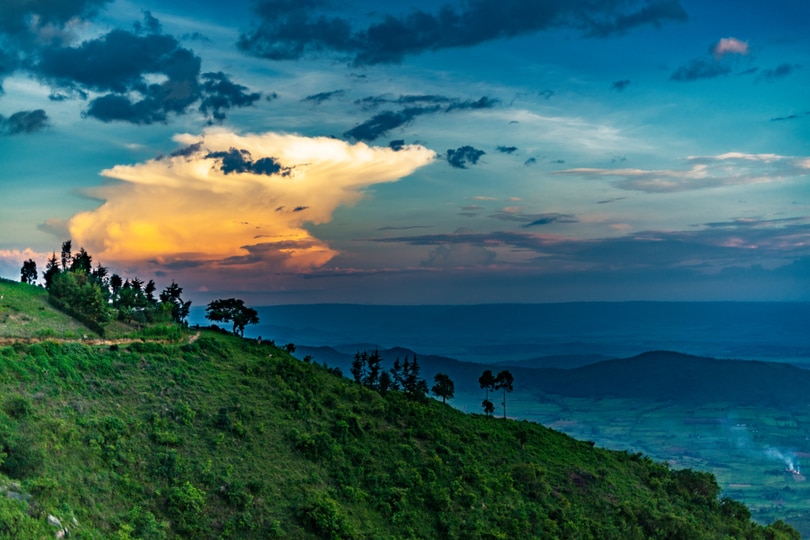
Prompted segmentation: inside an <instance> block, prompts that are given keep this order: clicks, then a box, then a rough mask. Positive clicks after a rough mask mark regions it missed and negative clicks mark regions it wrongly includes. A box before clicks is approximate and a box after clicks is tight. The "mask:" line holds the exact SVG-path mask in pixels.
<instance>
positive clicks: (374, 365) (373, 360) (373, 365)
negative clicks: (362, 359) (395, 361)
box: [363, 350, 382, 390]
mask: <svg viewBox="0 0 810 540" xmlns="http://www.w3.org/2000/svg"><path fill="white" fill-rule="evenodd" d="M366 368H367V370H366V376H365V379H364V380H363V384H365V385H366V386H368V387H369V388H373V389H375V390H379V389H380V370H381V369H382V357H381V356H380V352H379V351H378V350H375V351H374V352H373V353H371V354H370V355H368V358H367V359H366Z"/></svg>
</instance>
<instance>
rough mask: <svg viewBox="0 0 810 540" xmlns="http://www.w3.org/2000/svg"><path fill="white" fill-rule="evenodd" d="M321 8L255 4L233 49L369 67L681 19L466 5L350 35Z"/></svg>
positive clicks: (640, 11)
mask: <svg viewBox="0 0 810 540" xmlns="http://www.w3.org/2000/svg"><path fill="white" fill-rule="evenodd" d="M325 7H327V3H326V2H325V1H322V0H308V1H302V2H292V1H290V0H259V1H258V2H257V3H256V6H255V9H256V13H257V15H258V18H259V22H258V23H257V24H256V25H254V27H253V28H251V29H250V30H249V31H248V32H246V33H244V34H242V35H241V36H240V38H239V42H238V46H239V48H240V49H242V50H244V51H246V52H249V53H250V54H253V55H256V56H260V57H265V58H269V59H271V60H294V59H298V58H301V57H302V56H305V55H310V54H318V53H330V52H331V53H339V54H343V55H347V56H349V57H351V59H352V63H353V64H355V65H370V64H380V63H397V62H401V61H402V59H403V58H404V57H405V56H408V55H417V54H421V53H423V52H426V51H437V50H441V49H447V48H453V47H469V46H473V45H477V44H479V43H483V42H486V41H490V40H493V39H502V38H509V37H515V36H520V35H525V34H530V33H534V32H539V31H543V30H549V29H553V28H575V29H578V30H580V31H582V32H583V33H584V34H586V35H591V36H597V37H606V36H609V35H612V34H616V33H623V32H625V31H627V30H630V29H632V28H635V27H638V26H642V25H655V26H658V25H660V24H661V23H663V22H666V21H684V20H686V19H687V14H686V11H685V10H684V9H683V7H682V6H681V5H680V3H679V2H678V1H677V0H648V1H646V2H639V1H633V0H631V1H629V2H628V1H627V0H604V1H602V2H592V1H589V0H507V1H504V0H469V1H467V2H464V3H461V4H458V5H450V4H445V5H444V6H442V7H440V8H438V9H437V10H436V11H434V12H427V11H423V10H420V9H412V10H411V11H409V12H408V13H407V14H406V15H402V16H393V15H382V16H381V17H380V20H379V21H377V22H375V23H372V24H371V25H370V26H368V27H367V28H362V29H356V28H353V27H352V24H351V23H350V21H349V20H348V19H346V18H343V17H339V16H335V15H333V14H327V13H325V12H324V9H323V8H325Z"/></svg>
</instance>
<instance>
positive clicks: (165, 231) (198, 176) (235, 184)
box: [68, 129, 434, 270]
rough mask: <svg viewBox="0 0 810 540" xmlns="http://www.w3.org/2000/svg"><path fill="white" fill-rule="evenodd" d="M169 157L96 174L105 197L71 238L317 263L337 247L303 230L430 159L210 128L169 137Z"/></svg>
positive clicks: (152, 251)
mask: <svg viewBox="0 0 810 540" xmlns="http://www.w3.org/2000/svg"><path fill="white" fill-rule="evenodd" d="M175 140H176V141H177V142H180V143H182V144H184V145H185V147H184V148H183V149H181V150H179V151H177V152H175V153H173V154H172V155H170V156H167V157H161V158H157V159H152V160H149V161H147V162H145V163H140V164H137V165H118V166H116V167H113V168H112V169H108V170H105V171H103V173H102V174H103V175H104V176H106V177H108V178H111V179H114V180H117V182H114V183H110V184H108V185H106V186H104V187H101V188H99V189H96V190H93V191H92V193H91V194H92V195H93V196H95V197H98V198H100V199H102V200H104V201H105V202H104V203H103V204H102V205H101V206H99V207H98V208H96V209H95V210H91V211H89V212H82V213H79V214H77V215H75V216H73V218H71V219H70V221H69V223H68V228H69V230H70V233H71V235H72V238H73V239H74V242H75V243H76V245H81V246H86V247H87V248H88V250H90V251H91V252H93V253H96V254H97V256H98V258H99V259H101V260H104V261H108V262H117V263H129V264H135V263H138V262H141V261H152V262H157V263H158V264H160V265H168V266H171V265H173V264H177V263H181V262H182V264H183V265H192V264H195V265H214V266H226V265H227V266H234V265H236V266H244V265H248V266H256V265H259V266H265V267H270V268H274V269H279V270H280V269H287V270H290V269H296V270H304V269H307V268H312V267H318V266H321V265H323V264H325V263H326V262H328V261H329V260H330V259H331V258H332V257H334V256H335V255H336V254H337V252H336V251H335V250H333V249H331V248H330V247H329V246H328V245H327V244H326V243H324V242H322V241H320V240H319V239H317V238H315V237H313V236H312V235H311V234H310V233H309V232H308V231H307V230H306V229H304V228H303V225H304V224H305V223H312V224H320V223H325V222H328V221H329V220H330V219H331V218H332V213H333V212H334V211H335V209H336V208H337V207H339V206H342V205H351V204H353V203H355V202H357V201H358V200H359V199H360V198H362V197H363V189H364V188H366V187H368V186H371V185H373V184H377V183H381V182H393V181H396V180H398V179H400V178H403V177H405V176H407V175H409V174H411V173H412V172H413V171H414V170H416V169H417V168H419V167H421V166H424V165H426V164H428V163H430V162H431V161H432V160H433V157H434V154H433V152H432V151H430V150H428V149H426V148H424V147H421V146H406V147H404V148H402V149H400V150H399V151H394V150H392V149H390V148H381V147H370V146H367V145H365V144H363V143H357V144H349V143H347V142H343V141H339V140H335V139H328V138H323V137H320V138H307V137H301V136H297V135H282V134H277V133H264V134H255V135H237V134H235V133H232V132H230V131H228V130H224V129H212V130H209V131H206V132H205V133H204V134H203V135H202V136H194V135H179V136H177V137H175Z"/></svg>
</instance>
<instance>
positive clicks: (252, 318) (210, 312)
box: [205, 298, 295, 352]
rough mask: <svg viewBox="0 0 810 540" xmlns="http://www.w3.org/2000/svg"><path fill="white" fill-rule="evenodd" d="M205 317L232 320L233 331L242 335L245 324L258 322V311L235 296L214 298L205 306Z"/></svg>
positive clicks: (215, 319) (224, 320) (220, 320)
mask: <svg viewBox="0 0 810 540" xmlns="http://www.w3.org/2000/svg"><path fill="white" fill-rule="evenodd" d="M205 317H206V318H207V319H208V320H211V321H214V322H233V333H234V334H236V335H239V336H243V337H244V335H245V326H247V325H249V324H258V322H259V313H258V312H257V311H256V310H255V309H253V308H249V307H247V306H245V302H244V301H243V300H239V299H237V298H226V299H224V300H223V299H220V300H214V301H213V302H211V303H209V304H208V305H207V306H206V308H205ZM294 350H295V347H294V346H293V351H294ZM287 352H292V351H290V350H288V351H287Z"/></svg>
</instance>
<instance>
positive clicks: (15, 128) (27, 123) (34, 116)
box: [0, 109, 48, 135]
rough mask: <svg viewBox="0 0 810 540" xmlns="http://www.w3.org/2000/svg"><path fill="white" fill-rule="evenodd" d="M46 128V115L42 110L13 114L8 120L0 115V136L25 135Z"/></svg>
mask: <svg viewBox="0 0 810 540" xmlns="http://www.w3.org/2000/svg"><path fill="white" fill-rule="evenodd" d="M46 127H48V115H47V113H46V112H45V111H43V110H42V109H36V110H34V111H19V112H15V113H14V114H12V115H11V116H9V117H8V118H6V117H4V116H3V115H0V135H26V134H30V133H36V132H38V131H42V130H43V129H45V128H46Z"/></svg>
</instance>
